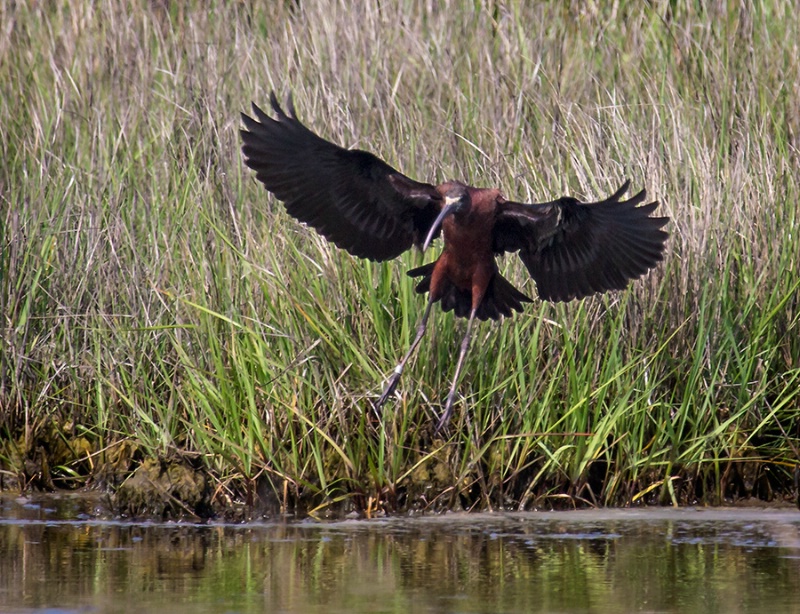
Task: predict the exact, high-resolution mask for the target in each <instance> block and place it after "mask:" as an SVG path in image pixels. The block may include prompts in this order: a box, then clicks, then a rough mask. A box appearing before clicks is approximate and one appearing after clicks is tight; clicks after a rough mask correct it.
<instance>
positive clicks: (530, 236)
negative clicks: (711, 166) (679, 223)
mask: <svg viewBox="0 0 800 614" xmlns="http://www.w3.org/2000/svg"><path fill="white" fill-rule="evenodd" d="M629 185H630V182H628V181H626V182H625V183H624V184H623V186H622V187H621V188H620V189H619V190H617V191H616V192H615V193H614V194H612V195H611V196H610V197H608V198H607V199H605V200H601V201H599V202H596V203H582V202H580V201H578V200H576V199H574V198H560V199H558V200H555V201H553V202H549V203H541V204H524V203H515V202H510V201H505V202H503V203H501V205H500V211H499V213H498V218H497V222H496V224H495V228H494V237H493V247H494V250H495V252H497V253H500V252H514V251H519V255H520V258H521V259H522V262H524V263H525V266H526V267H527V269H528V272H529V273H530V274H531V277H533V279H534V281H535V282H536V288H537V290H538V292H539V296H540V297H541V298H542V299H544V300H548V301H569V300H571V299H574V298H582V297H584V296H588V295H590V294H594V293H596V292H606V291H608V290H622V289H623V288H624V287H625V286H626V285H627V284H628V282H629V281H630V280H632V279H636V278H637V277H639V276H641V275H643V274H644V273H646V272H647V271H648V270H650V269H651V268H653V267H654V266H655V265H656V263H658V262H659V261H660V260H661V259H662V257H663V254H664V243H665V241H666V240H667V236H668V235H667V233H666V231H664V230H662V228H663V227H664V225H665V224H666V223H667V222H668V221H669V218H667V217H651V214H652V213H653V212H654V211H655V209H656V207H658V202H651V203H649V204H646V205H642V206H639V205H640V204H641V203H642V202H643V201H644V199H645V196H646V194H645V191H644V190H642V191H641V192H639V193H638V194H636V195H635V196H633V197H631V198H630V199H629V200H621V198H622V195H623V194H624V193H625V192H626V191H627V190H628V186H629Z"/></svg>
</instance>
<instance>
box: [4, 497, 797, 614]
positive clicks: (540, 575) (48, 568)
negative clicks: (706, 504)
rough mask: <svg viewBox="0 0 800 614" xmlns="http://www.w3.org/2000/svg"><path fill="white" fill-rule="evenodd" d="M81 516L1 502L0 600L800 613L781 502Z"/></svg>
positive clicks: (96, 605)
mask: <svg viewBox="0 0 800 614" xmlns="http://www.w3.org/2000/svg"><path fill="white" fill-rule="evenodd" d="M25 505H28V507H24V506H25ZM67 507H68V508H69V505H67ZM77 513H78V514H80V513H82V514H84V516H83V517H82V519H77V520H67V519H64V518H66V517H68V516H69V514H73V516H72V518H75V514H76V510H75V509H72V510H71V511H68V512H65V511H64V509H63V506H62V505H61V503H56V504H55V505H49V506H48V505H47V504H45V505H44V506H42V505H40V504H37V503H33V504H32V503H30V502H22V501H17V500H9V499H3V500H0V517H2V519H0V606H2V607H0V610H2V611H35V610H42V609H46V608H56V607H59V608H64V609H66V610H68V611H70V610H71V611H78V610H81V611H85V610H86V609H87V608H89V609H91V610H92V611H102V612H126V611H138V612H147V611H150V612H155V611H159V610H160V611H164V610H165V609H166V610H168V611H170V612H174V611H177V612H181V611H191V612H193V613H194V614H199V613H201V612H220V611H232V612H403V613H404V614H405V613H406V612H409V611H411V612H556V611H557V612H756V611H759V612H763V611H771V612H800V605H798V604H799V603H800V600H798V597H800V514H798V513H797V512H790V511H767V510H763V511H757V510H755V511H738V510H737V511H724V510H722V511H714V510H711V511H696V510H679V511H673V510H643V511H624V510H622V511H620V510H618V511H590V512H558V513H532V514H519V515H517V514H488V515H480V516H464V515H453V516H442V517H432V518H422V519H413V520H409V519H391V520H383V521H370V522H364V521H354V522H339V523H328V524H319V523H270V524H250V525H238V526H231V525H182V524H127V523H121V522H108V521H104V520H101V519H93V514H92V513H91V511H89V512H88V513H87V512H85V511H84V512H77Z"/></svg>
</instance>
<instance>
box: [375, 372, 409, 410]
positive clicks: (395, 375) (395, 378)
mask: <svg viewBox="0 0 800 614" xmlns="http://www.w3.org/2000/svg"><path fill="white" fill-rule="evenodd" d="M402 374H403V369H402V367H400V366H399V365H398V366H397V367H395V369H394V371H393V372H392V375H391V377H390V378H389V382H388V383H387V384H386V388H384V389H383V394H382V395H381V397H380V398H379V399H378V400H377V402H376V403H375V405H374V406H373V407H374V408H375V413H377V414H378V415H380V411H381V407H383V404H384V403H386V401H388V400H389V397H390V396H392V393H394V391H395V388H397V383H398V382H399V381H400V376H401V375H402Z"/></svg>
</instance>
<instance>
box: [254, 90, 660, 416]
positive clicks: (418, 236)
mask: <svg viewBox="0 0 800 614" xmlns="http://www.w3.org/2000/svg"><path fill="white" fill-rule="evenodd" d="M270 102H271V105H272V110H273V114H274V116H272V117H271V116H270V115H267V114H266V113H264V111H262V110H261V109H260V108H259V107H258V106H256V105H255V104H253V114H254V116H255V117H254V118H253V117H250V116H248V115H246V114H244V113H243V114H242V121H243V122H244V129H243V130H242V131H241V135H242V139H243V141H244V145H243V147H242V151H243V153H244V158H245V163H246V164H247V166H249V167H250V168H252V169H253V170H254V171H255V172H256V177H257V178H258V180H259V181H261V182H262V183H263V184H264V186H265V187H266V189H267V190H269V191H270V192H272V193H273V194H274V195H275V197H276V198H278V199H279V200H282V201H283V202H284V204H285V205H286V210H287V211H288V212H289V214H290V215H292V216H293V217H295V218H297V219H298V220H300V221H301V222H304V223H306V224H308V225H309V226H311V227H313V228H314V229H316V231H317V232H319V233H320V234H321V235H322V236H324V237H325V238H326V239H328V240H329V241H332V242H333V243H335V244H336V245H338V246H339V247H341V248H342V249H345V250H347V251H348V252H350V253H351V254H353V255H354V256H358V257H360V258H368V259H370V260H374V261H383V260H389V259H390V258H394V257H396V256H398V255H400V254H401V253H403V252H404V251H406V250H407V249H409V248H410V247H411V246H412V245H416V246H418V247H421V248H422V250H423V251H425V249H426V248H427V247H428V245H430V243H431V241H433V240H434V239H435V238H436V237H437V236H439V234H440V232H441V234H442V235H443V236H444V250H443V251H442V253H441V255H440V256H439V258H438V259H437V260H436V261H435V262H432V263H430V264H426V265H423V266H421V267H418V268H415V269H412V270H411V271H408V274H409V275H410V276H412V277H421V278H422V279H421V281H420V282H419V283H418V284H417V287H416V290H417V292H419V293H425V292H427V293H428V304H427V305H426V307H425V311H424V313H423V315H422V319H421V321H420V323H419V326H418V327H417V332H416V336H415V337H414V341H413V342H412V343H411V347H410V348H409V350H408V352H407V353H406V355H405V356H403V358H402V360H401V361H400V362H399V363H398V365H397V366H396V367H395V369H394V371H393V372H392V375H391V376H390V377H389V380H388V384H387V385H386V388H385V389H384V391H383V394H382V395H381V397H380V399H379V400H378V402H377V403H376V410H377V409H379V408H380V407H381V406H382V405H383V404H384V403H385V402H386V400H387V399H388V398H389V396H390V395H391V394H392V392H393V391H394V389H395V387H396V386H397V383H398V381H399V379H400V375H401V373H402V371H403V368H404V367H405V365H406V362H408V360H409V358H410V357H411V355H412V354H413V352H414V350H415V349H416V347H417V346H418V345H419V342H420V340H421V339H422V337H423V335H424V334H425V328H426V325H427V323H428V316H429V315H430V313H431V307H432V306H433V304H434V303H436V302H441V307H442V309H443V310H444V311H453V312H454V313H455V315H456V316H457V317H466V318H468V321H467V331H466V334H465V335H464V340H463V341H462V343H461V349H460V352H459V355H458V362H457V363H456V369H455V374H454V376H453V384H452V386H451V387H450V392H449V394H448V396H447V402H446V403H445V406H444V412H443V413H442V415H441V418H440V420H439V422H438V424H437V427H436V430H437V431H438V430H439V429H441V428H443V427H444V426H445V425H446V424H447V423H448V421H449V420H450V416H451V414H452V411H453V401H454V399H455V396H456V385H457V382H458V379H459V375H460V373H461V369H462V367H463V364H464V357H465V356H466V353H467V348H468V347H469V341H470V332H471V330H472V323H473V321H474V320H475V318H478V319H480V320H487V319H493V320H496V319H498V318H500V316H510V315H511V314H512V312H513V311H522V304H523V303H528V302H531V299H530V298H528V297H527V296H525V295H524V294H523V293H522V292H520V291H519V290H517V289H516V288H515V287H514V286H512V285H511V283H509V281H508V280H506V279H505V278H504V277H503V276H502V275H500V273H499V272H498V269H497V264H496V263H495V256H497V255H499V254H503V253H505V252H517V253H518V254H519V256H520V258H521V259H522V262H523V264H524V265H525V267H526V268H527V269H528V272H529V273H530V275H531V277H533V279H534V281H535V282H536V288H537V291H538V294H539V297H540V298H542V299H544V300H546V301H569V300H572V299H578V298H582V297H585V296H588V295H590V294H594V293H596V292H606V291H608V290H621V289H623V288H624V287H625V286H626V285H627V284H628V282H629V281H630V280H632V279H635V278H637V277H639V276H641V275H643V274H644V273H646V272H647V271H648V270H649V269H651V268H652V267H654V266H655V265H656V263H657V262H659V261H660V260H661V258H662V256H663V253H664V243H665V241H666V239H667V233H666V232H665V231H664V230H662V227H663V226H664V225H665V224H666V223H667V221H668V218H666V217H651V214H652V213H653V212H654V211H655V209H656V207H657V206H658V203H657V202H651V203H649V204H644V205H642V204H641V203H643V202H644V200H645V191H644V190H642V191H641V192H639V193H638V194H636V195H635V196H633V197H631V198H630V199H628V200H622V196H623V194H625V192H626V191H627V189H628V185H629V182H627V181H626V182H625V184H624V185H623V186H622V187H621V188H620V189H619V190H617V191H616V192H615V193H614V194H612V195H611V196H610V197H608V198H607V199H605V200H602V201H599V202H594V203H583V202H580V201H578V200H577V199H575V198H568V197H565V198H559V199H558V200H554V201H551V202H545V203H535V204H527V203H519V202H513V201H510V200H506V199H505V198H504V197H503V196H502V194H501V193H500V191H499V190H496V189H482V188H474V187H472V186H468V185H465V184H463V183H461V182H459V181H447V182H445V183H442V184H440V185H437V186H434V185H430V184H428V183H420V182H418V181H414V180H413V179H410V178H409V177H406V176H405V175H403V174H402V173H400V172H399V171H397V170H395V169H394V168H392V167H391V166H389V165H388V164H386V162H384V161H383V160H380V159H379V158H377V157H376V156H374V155H373V154H371V153H369V152H366V151H361V150H357V149H353V150H348V149H343V148H342V147H339V146H338V145H335V144H333V143H331V142H329V141H326V140H325V139H323V138H321V137H319V136H317V135H316V134H315V133H314V132H312V131H311V130H309V129H308V128H306V127H305V126H304V125H303V124H302V123H301V122H300V121H299V120H298V119H297V114H296V112H295V109H294V105H293V103H292V99H291V96H290V97H289V99H288V101H287V107H288V114H287V113H286V112H284V110H283V109H282V108H281V107H280V105H279V104H278V100H277V98H276V97H275V94H274V93H272V94H271V96H270ZM640 205H641V206H640Z"/></svg>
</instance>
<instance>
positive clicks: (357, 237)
mask: <svg viewBox="0 0 800 614" xmlns="http://www.w3.org/2000/svg"><path fill="white" fill-rule="evenodd" d="M270 103H271V105H272V110H273V112H274V117H270V116H269V115H267V114H266V113H264V111H262V110H261V109H260V108H258V107H257V106H256V105H255V104H253V114H254V115H255V118H252V117H250V116H248V115H246V114H244V113H242V122H243V123H244V126H245V127H244V129H243V130H241V135H242V140H243V141H244V145H243V147H242V152H243V153H244V157H245V164H247V166H249V167H250V168H252V169H253V170H254V171H256V177H257V178H258V180H259V181H261V183H263V184H264V186H265V187H266V188H267V190H269V191H270V192H272V193H273V194H274V195H275V196H276V197H277V198H278V199H280V200H282V201H283V202H284V203H285V205H286V210H287V211H288V212H289V214H290V215H292V216H293V217H295V218H297V219H298V220H300V221H301V222H305V223H306V224H308V225H309V226H312V227H313V228H315V229H316V230H317V232H319V233H320V234H321V235H322V236H324V237H325V238H326V239H328V240H329V241H332V242H333V243H335V244H336V245H338V246H339V247H341V248H342V249H345V250H347V251H348V252H350V253H351V254H353V255H354V256H359V257H361V258H369V259H370V260H376V261H381V260H388V259H390V258H394V257H395V256H398V255H400V254H401V253H402V252H404V251H405V250H407V249H409V248H410V247H411V246H412V244H416V245H421V244H422V242H423V241H424V240H425V237H426V235H427V233H428V230H429V229H430V227H431V225H432V223H433V221H434V219H435V218H436V216H437V214H438V213H439V210H440V208H441V206H440V202H439V201H440V196H439V194H438V192H436V189H435V188H434V187H433V186H432V185H430V184H427V183H420V182H418V181H414V180H413V179H410V178H409V177H406V176H405V175H403V174H402V173H400V172H398V171H396V170H395V169H394V168H392V167H391V166H389V165H388V164H386V163H385V162H384V161H383V160H380V159H379V158H377V157H376V156H374V155H373V154H371V153H369V152H366V151H360V150H348V149H344V148H342V147H339V146H338V145H335V144H334V143H331V142H329V141H326V140H325V139H323V138H321V137H319V136H317V135H316V134H314V133H313V132H312V131H311V130H309V129H308V128H306V127H305V126H304V125H303V124H302V123H300V121H299V120H298V119H297V116H296V113H295V110H294V106H293V105H292V102H291V98H290V99H289V103H288V110H289V113H288V114H287V113H285V112H284V111H283V109H281V107H280V105H279V104H278V100H277V98H276V97H275V94H274V93H273V94H271V96H270Z"/></svg>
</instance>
